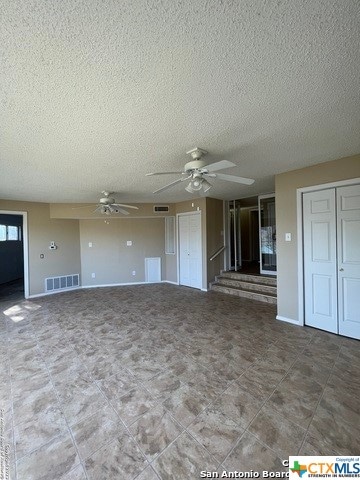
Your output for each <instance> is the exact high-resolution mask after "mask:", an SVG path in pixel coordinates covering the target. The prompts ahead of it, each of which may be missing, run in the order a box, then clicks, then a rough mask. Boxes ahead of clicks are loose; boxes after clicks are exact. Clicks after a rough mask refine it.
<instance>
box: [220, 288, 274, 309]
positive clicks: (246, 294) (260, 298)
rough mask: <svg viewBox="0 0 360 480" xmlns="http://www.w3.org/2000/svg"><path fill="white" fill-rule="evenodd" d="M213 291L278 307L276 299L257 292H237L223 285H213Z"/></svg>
mask: <svg viewBox="0 0 360 480" xmlns="http://www.w3.org/2000/svg"><path fill="white" fill-rule="evenodd" d="M212 290H214V291H216V292H221V293H226V294H228V295H233V296H237V297H243V298H249V299H250V300H257V301H259V302H264V303H271V304H274V305H276V297H269V296H267V295H262V294H260V293H256V292H245V291H244V290H235V289H231V288H226V287H224V286H222V285H213V286H212Z"/></svg>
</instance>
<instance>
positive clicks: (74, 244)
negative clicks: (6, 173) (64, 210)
mask: <svg viewBox="0 0 360 480" xmlns="http://www.w3.org/2000/svg"><path fill="white" fill-rule="evenodd" d="M0 210H8V211H21V212H27V213H28V239H29V243H28V252H29V264H28V265H29V293H30V295H36V294H41V293H44V291H45V287H44V281H45V278H46V277H51V276H56V275H67V274H71V273H80V270H81V268H80V248H79V245H80V241H79V221H78V220H55V219H51V218H50V208H49V204H47V203H32V202H16V201H9V200H0ZM51 241H55V243H56V244H57V246H58V249H57V250H49V244H50V242H51ZM40 254H44V258H43V259H41V258H40Z"/></svg>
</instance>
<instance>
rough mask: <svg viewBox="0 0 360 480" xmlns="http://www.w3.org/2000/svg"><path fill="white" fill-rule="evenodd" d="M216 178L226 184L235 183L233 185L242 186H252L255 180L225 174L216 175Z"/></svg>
mask: <svg viewBox="0 0 360 480" xmlns="http://www.w3.org/2000/svg"><path fill="white" fill-rule="evenodd" d="M216 177H217V178H220V180H226V181H227V182H235V183H242V184H244V185H252V184H253V183H254V182H255V180H253V179H252V178H245V177H236V176H235V175H226V174H225V173H217V174H216Z"/></svg>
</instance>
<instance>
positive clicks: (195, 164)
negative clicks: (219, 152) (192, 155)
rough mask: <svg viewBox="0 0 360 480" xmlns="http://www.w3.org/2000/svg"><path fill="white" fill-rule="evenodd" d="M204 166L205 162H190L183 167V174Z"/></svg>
mask: <svg viewBox="0 0 360 480" xmlns="http://www.w3.org/2000/svg"><path fill="white" fill-rule="evenodd" d="M205 165H206V162H205V160H193V161H192V162H188V163H187V164H186V165H185V172H192V171H193V170H200V169H201V168H204V167H205Z"/></svg>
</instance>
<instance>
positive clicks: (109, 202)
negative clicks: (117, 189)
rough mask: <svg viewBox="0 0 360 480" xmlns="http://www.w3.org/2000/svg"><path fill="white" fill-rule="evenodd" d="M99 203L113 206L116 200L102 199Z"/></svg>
mask: <svg viewBox="0 0 360 480" xmlns="http://www.w3.org/2000/svg"><path fill="white" fill-rule="evenodd" d="M99 203H101V205H111V204H112V203H115V198H110V197H104V198H100V200H99Z"/></svg>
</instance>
